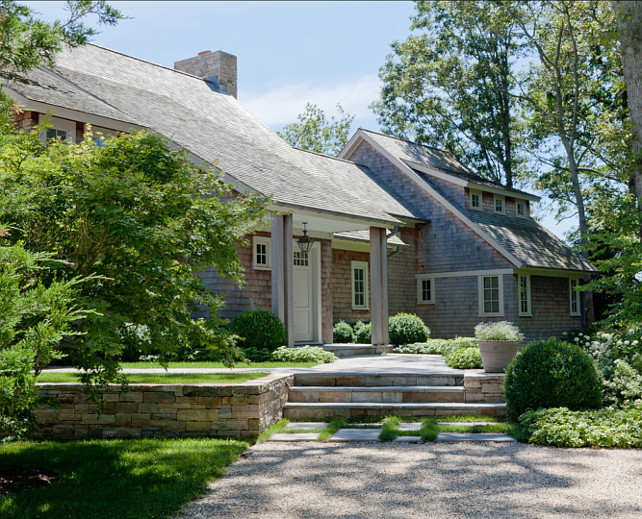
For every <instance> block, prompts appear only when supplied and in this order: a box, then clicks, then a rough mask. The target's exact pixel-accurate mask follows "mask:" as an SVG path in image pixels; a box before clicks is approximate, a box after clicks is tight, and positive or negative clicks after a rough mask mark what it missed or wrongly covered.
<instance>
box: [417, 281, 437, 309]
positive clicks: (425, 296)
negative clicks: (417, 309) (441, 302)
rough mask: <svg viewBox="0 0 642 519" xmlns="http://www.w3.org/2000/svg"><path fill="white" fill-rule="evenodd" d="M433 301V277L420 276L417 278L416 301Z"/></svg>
mask: <svg viewBox="0 0 642 519" xmlns="http://www.w3.org/2000/svg"><path fill="white" fill-rule="evenodd" d="M434 302H435V279H434V278H421V279H418V280H417V303H419V304H421V303H434Z"/></svg>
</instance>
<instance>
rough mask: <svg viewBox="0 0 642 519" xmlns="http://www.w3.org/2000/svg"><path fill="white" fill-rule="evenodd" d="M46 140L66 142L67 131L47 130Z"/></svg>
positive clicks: (58, 129)
mask: <svg viewBox="0 0 642 519" xmlns="http://www.w3.org/2000/svg"><path fill="white" fill-rule="evenodd" d="M45 139H46V140H47V141H55V140H56V139H59V140H61V141H65V140H67V130H61V129H60V128H47V130H46V132H45Z"/></svg>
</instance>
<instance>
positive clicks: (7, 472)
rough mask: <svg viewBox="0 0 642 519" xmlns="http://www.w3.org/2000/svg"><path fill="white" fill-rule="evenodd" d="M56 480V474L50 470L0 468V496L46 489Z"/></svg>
mask: <svg viewBox="0 0 642 519" xmlns="http://www.w3.org/2000/svg"><path fill="white" fill-rule="evenodd" d="M56 479H58V474H57V473H56V472H53V471H51V470H43V469H34V468H27V467H0V496H8V495H11V494H15V493H17V492H24V491H25V490H31V489H33V488H38V487H46V486H47V485H50V484H51V483H53V482H54V481H56Z"/></svg>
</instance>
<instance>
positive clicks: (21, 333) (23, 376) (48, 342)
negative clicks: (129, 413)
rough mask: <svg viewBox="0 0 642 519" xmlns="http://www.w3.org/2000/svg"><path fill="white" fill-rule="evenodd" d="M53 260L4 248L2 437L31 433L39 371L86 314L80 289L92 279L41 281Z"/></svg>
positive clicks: (0, 279)
mask: <svg viewBox="0 0 642 519" xmlns="http://www.w3.org/2000/svg"><path fill="white" fill-rule="evenodd" d="M0 240H2V238H0ZM55 264H56V262H55V261H54V260H53V258H52V255H51V254H46V253H33V252H30V251H27V250H25V249H24V248H23V247H22V246H21V245H14V246H11V247H7V246H0V294H2V297H0V438H1V437H4V436H7V435H11V436H16V435H17V436H20V435H22V434H24V433H25V432H27V430H28V426H29V424H30V422H31V413H30V411H31V409H32V408H33V407H34V406H35V405H36V402H37V401H38V390H37V389H36V386H35V382H36V376H37V374H38V373H39V372H40V370H41V369H42V367H44V366H46V365H47V364H49V362H51V361H52V360H53V359H55V358H59V357H60V352H59V351H58V350H57V345H58V343H59V342H60V341H61V340H62V339H63V338H64V337H65V336H69V335H71V334H73V333H74V331H73V325H74V323H75V322H78V321H81V320H82V319H84V318H85V316H86V315H87V314H86V311H85V310H83V309H82V308H81V307H79V304H78V302H77V301H78V293H79V291H80V286H81V284H82V283H83V282H88V281H94V280H92V279H84V280H83V279H80V278H75V279H69V280H61V279H56V278H53V279H51V280H50V281H49V282H47V283H45V282H43V281H42V280H41V278H44V277H47V274H48V273H50V271H51V269H52V267H54V266H55ZM34 368H35V371H34Z"/></svg>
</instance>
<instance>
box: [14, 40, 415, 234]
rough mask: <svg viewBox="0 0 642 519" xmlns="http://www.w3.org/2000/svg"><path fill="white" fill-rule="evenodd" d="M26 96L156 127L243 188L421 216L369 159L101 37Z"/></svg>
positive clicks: (388, 216)
mask: <svg viewBox="0 0 642 519" xmlns="http://www.w3.org/2000/svg"><path fill="white" fill-rule="evenodd" d="M11 90H13V91H15V92H17V93H18V94H20V95H21V96H23V97H24V98H26V99H28V100H31V101H37V102H41V103H46V104H48V105H53V106H56V107H61V108H65V109H69V110H74V111H76V112H83V113H86V114H92V115H99V116H102V117H106V118H109V119H113V120H115V121H119V122H125V123H130V124H133V125H136V126H138V127H142V128H147V129H150V130H152V131H154V132H157V133H159V134H160V135H163V136H165V137H166V138H168V139H170V140H171V141H173V142H175V143H176V144H178V145H180V146H182V147H184V148H186V149H187V150H188V151H189V152H191V153H192V154H193V155H194V156H195V157H196V158H197V159H200V160H203V161H205V162H206V163H209V164H212V165H216V166H217V167H220V168H221V170H222V171H223V172H224V173H225V174H226V175H227V176H228V178H230V180H231V183H232V184H236V185H237V186H238V187H239V188H240V189H243V190H245V189H249V190H252V191H255V192H258V193H261V194H263V195H271V196H273V199H274V201H275V202H276V203H278V204H283V205H285V206H294V207H302V208H307V209H312V210H317V211H321V212H325V213H332V214H339V215H346V216H349V217H353V218H361V219H364V220H367V221H378V222H385V223H386V224H396V223H400V222H399V220H397V218H395V217H394V216H392V215H393V214H397V215H399V216H412V215H411V213H410V212H409V211H408V210H407V209H405V207H404V206H403V205H402V204H400V203H398V202H397V201H395V200H394V198H393V197H391V196H390V195H389V194H388V193H387V192H386V191H385V190H383V189H381V188H380V187H379V186H377V184H376V183H374V182H373V181H372V180H370V178H369V177H368V176H367V175H366V174H365V173H364V168H361V167H359V166H356V165H355V164H353V163H349V162H346V161H341V160H334V159H331V158H329V157H315V156H314V155H312V154H309V153H306V152H303V151H301V150H297V149H294V148H292V147H291V146H290V145H289V144H287V143H286V142H285V141H284V140H283V139H281V138H280V137H279V136H278V135H276V133H274V132H273V131H272V130H270V129H269V128H268V127H267V126H265V124H263V123H262V122H261V121H259V120H258V119H257V118H256V117H255V116H254V115H252V114H251V113H250V112H249V111H247V110H246V109H245V108H244V107H243V106H242V105H241V104H240V103H239V102H238V101H237V100H236V99H235V98H233V97H231V96H228V95H224V94H219V93H216V92H213V91H212V90H210V88H209V87H208V86H207V84H206V83H205V81H203V80H202V79H201V78H197V77H195V76H191V75H189V74H186V73H183V72H179V71H175V70H172V69H168V68H166V67H162V66H159V65H156V64H153V63H149V62H146V61H143V60H140V59H137V58H133V57H131V56H126V55H124V54H121V53H118V52H115V51H112V50H109V49H105V48H102V47H99V46H96V45H83V46H81V47H78V48H76V49H72V50H69V49H68V50H65V51H64V52H62V53H60V54H59V55H58V56H57V60H56V66H55V69H54V70H47V69H42V68H41V69H38V70H34V71H32V72H30V73H29V74H28V76H27V78H26V80H25V81H24V82H16V83H15V84H13V85H12V86H11Z"/></svg>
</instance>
